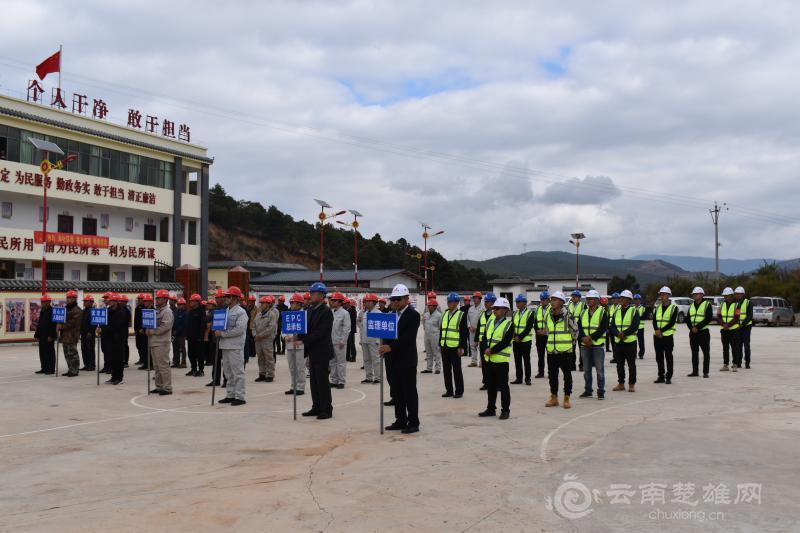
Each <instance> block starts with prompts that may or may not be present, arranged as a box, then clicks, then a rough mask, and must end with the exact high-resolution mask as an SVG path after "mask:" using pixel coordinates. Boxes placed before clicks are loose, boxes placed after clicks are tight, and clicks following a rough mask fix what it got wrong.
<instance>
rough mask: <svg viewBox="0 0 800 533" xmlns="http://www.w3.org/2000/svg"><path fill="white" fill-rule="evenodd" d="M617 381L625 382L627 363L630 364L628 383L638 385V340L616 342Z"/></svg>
mask: <svg viewBox="0 0 800 533" xmlns="http://www.w3.org/2000/svg"><path fill="white" fill-rule="evenodd" d="M614 347H615V348H614V349H615V357H616V358H617V381H618V382H619V383H621V384H623V385H624V384H625V364H626V363H627V364H628V384H629V385H636V342H619V341H617V342H615V343H614Z"/></svg>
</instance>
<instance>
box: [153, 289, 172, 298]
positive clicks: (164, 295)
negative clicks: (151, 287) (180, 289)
mask: <svg viewBox="0 0 800 533" xmlns="http://www.w3.org/2000/svg"><path fill="white" fill-rule="evenodd" d="M156 298H169V291H168V290H166V289H160V290H158V291H156Z"/></svg>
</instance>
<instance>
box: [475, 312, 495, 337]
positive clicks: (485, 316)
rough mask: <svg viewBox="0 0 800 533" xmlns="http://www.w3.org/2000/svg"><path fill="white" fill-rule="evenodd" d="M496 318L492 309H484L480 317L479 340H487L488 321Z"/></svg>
mask: <svg viewBox="0 0 800 533" xmlns="http://www.w3.org/2000/svg"><path fill="white" fill-rule="evenodd" d="M492 318H494V315H493V314H492V312H491V311H484V312H483V313H481V317H480V318H479V319H478V341H485V340H486V323H487V322H488V321H489V320H491V319H492Z"/></svg>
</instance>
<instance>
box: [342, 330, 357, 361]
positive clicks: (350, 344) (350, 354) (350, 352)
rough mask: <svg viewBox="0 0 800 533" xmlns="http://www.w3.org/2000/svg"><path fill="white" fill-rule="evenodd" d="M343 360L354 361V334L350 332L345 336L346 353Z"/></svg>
mask: <svg viewBox="0 0 800 533" xmlns="http://www.w3.org/2000/svg"><path fill="white" fill-rule="evenodd" d="M345 359H347V360H348V361H355V360H356V332H355V331H351V332H350V334H349V335H348V336H347V352H345Z"/></svg>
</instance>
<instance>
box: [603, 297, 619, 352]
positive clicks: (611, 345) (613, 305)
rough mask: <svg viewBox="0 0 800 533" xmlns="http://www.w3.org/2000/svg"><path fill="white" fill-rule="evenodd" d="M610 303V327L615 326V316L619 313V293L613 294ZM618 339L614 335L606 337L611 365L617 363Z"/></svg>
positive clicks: (608, 309)
mask: <svg viewBox="0 0 800 533" xmlns="http://www.w3.org/2000/svg"><path fill="white" fill-rule="evenodd" d="M609 300H610V301H609V303H608V308H607V311H608V320H609V327H611V325H612V324H614V315H615V314H616V312H617V308H618V307H619V293H618V292H614V293H611V298H609ZM616 340H617V338H616V337H615V336H614V335H606V351H607V352H611V361H610V362H611V363H616V362H617V350H616V348H615V346H616V344H615V342H616Z"/></svg>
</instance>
